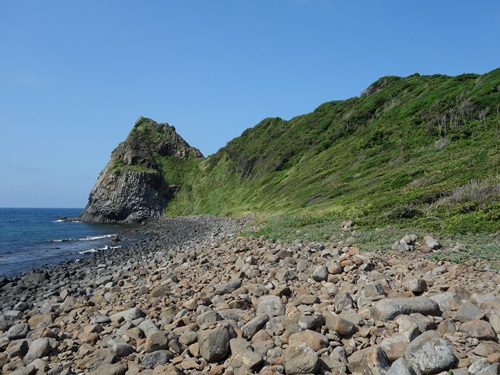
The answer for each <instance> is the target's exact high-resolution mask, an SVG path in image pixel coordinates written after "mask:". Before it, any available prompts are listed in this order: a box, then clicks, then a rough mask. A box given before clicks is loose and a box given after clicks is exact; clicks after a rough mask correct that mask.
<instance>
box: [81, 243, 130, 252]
mask: <svg viewBox="0 0 500 375" xmlns="http://www.w3.org/2000/svg"><path fill="white" fill-rule="evenodd" d="M120 247H121V246H108V245H106V246H104V247H99V248H97V249H95V248H92V249H88V250H84V251H79V252H78V253H79V254H92V253H97V252H98V251H106V250H115V249H119V248H120Z"/></svg>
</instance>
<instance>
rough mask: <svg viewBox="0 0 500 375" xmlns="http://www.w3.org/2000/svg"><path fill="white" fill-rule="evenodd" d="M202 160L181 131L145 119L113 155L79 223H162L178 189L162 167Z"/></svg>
mask: <svg viewBox="0 0 500 375" xmlns="http://www.w3.org/2000/svg"><path fill="white" fill-rule="evenodd" d="M190 157H195V158H201V157H203V155H202V154H201V152H200V151H199V150H198V149H196V148H193V147H191V146H190V145H189V144H188V143H187V142H186V141H185V140H184V139H182V137H181V136H179V135H178V134H177V133H176V131H175V128H174V127H173V126H170V125H168V124H166V123H165V124H158V123H156V122H155V121H153V120H150V119H147V118H143V117H139V119H137V121H136V122H135V126H134V128H133V129H132V131H131V132H130V134H129V135H128V137H127V139H126V140H125V141H124V142H122V143H120V144H119V145H118V147H117V148H116V149H115V150H114V151H113V152H112V153H111V158H110V160H109V162H108V164H107V165H106V167H104V169H103V170H102V171H101V173H100V174H99V177H98V179H97V182H96V184H95V185H94V187H93V188H92V190H91V192H90V195H89V201H88V204H87V206H86V207H85V209H84V211H83V212H82V213H81V214H80V215H79V216H78V217H76V218H74V220H81V221H86V222H92V223H139V222H144V221H148V220H152V219H156V218H158V217H161V216H162V214H163V211H164V209H165V206H166V204H167V201H168V200H169V199H170V198H171V197H172V196H173V195H174V194H175V192H176V190H177V189H178V187H177V186H175V185H172V184H169V181H168V180H167V178H166V176H165V170H164V169H163V167H162V161H164V160H165V159H166V158H180V159H183V160H186V159H188V158H190Z"/></svg>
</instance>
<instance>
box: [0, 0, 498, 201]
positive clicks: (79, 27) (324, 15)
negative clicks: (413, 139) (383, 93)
mask: <svg viewBox="0 0 500 375" xmlns="http://www.w3.org/2000/svg"><path fill="white" fill-rule="evenodd" d="M0 15H1V22H0V129H1V132H0V207H84V206H85V204H86V203H87V199H88V193H89V192H90V189H91V188H92V186H93V185H94V183H95V181H96V179H97V175H98V174H99V172H100V171H101V170H102V168H103V167H104V166H105V165H106V163H107V161H108V159H109V156H110V154H111V151H112V150H113V149H114V148H115V147H116V146H117V145H118V143H119V142H121V141H123V140H124V139H125V137H126V136H127V134H128V132H129V131H130V130H131V128H132V126H133V125H134V122H135V120H136V119H137V118H138V117H139V116H144V117H150V118H153V119H154V120H156V121H158V122H168V123H169V124H170V125H174V126H175V127H176V129H177V131H178V132H179V133H180V135H181V136H182V137H184V138H185V139H186V140H187V141H188V142H189V143H190V144H191V145H192V146H195V147H197V148H199V149H200V150H201V151H202V152H203V153H204V154H205V155H210V154H213V153H215V152H216V151H217V150H218V149H219V148H221V147H223V146H224V145H225V144H226V143H227V142H228V141H230V140H231V139H232V138H234V137H236V136H238V135H240V134H241V133H242V131H243V130H245V129H246V128H249V127H252V126H254V125H255V124H257V123H258V122H259V121H260V120H262V119H263V118H265V117H274V116H279V117H282V118H284V119H290V118H292V117H294V116H297V115H300V114H304V113H308V112H310V111H312V110H314V109H315V108H316V107H317V106H319V105H320V104H321V103H324V102H326V101H330V100H338V99H347V98H350V97H353V96H358V95H360V93H361V92H362V91H363V89H365V88H366V87H368V86H369V85H370V84H371V83H372V82H374V81H375V80H377V79H378V78H380V77H382V76H385V75H398V76H407V75H410V74H413V73H420V74H447V75H457V74H461V73H480V74H482V73H486V72H488V71H490V70H493V69H495V68H498V67H500V44H499V40H500V1H498V0H479V1H474V2H472V1H465V0H439V1H436V0H432V1H431V0H419V1H411V0H409V1H405V0H364V1H358V0H349V1H348V0H344V1H337V0H247V1H238V0H213V1H208V0H148V1H135V0H134V1H131V0H120V1H118V0H116V1H111V0H108V1H103V0H86V1H76V0H50V1H39V0H33V1H27V0H15V1H8V0H0Z"/></svg>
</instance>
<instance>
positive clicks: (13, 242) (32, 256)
mask: <svg viewBox="0 0 500 375" xmlns="http://www.w3.org/2000/svg"><path fill="white" fill-rule="evenodd" d="M81 212H82V209H81V208H0V276H6V277H11V276H15V275H19V274H21V273H23V272H26V271H30V270H33V269H39V268H43V267H46V266H52V265H56V264H59V263H62V262H64V261H73V260H76V259H78V258H82V257H84V256H86V255H88V254H91V253H92V252H95V251H98V250H99V249H101V250H103V249H104V250H106V249H109V248H112V247H117V246H119V243H117V244H114V243H113V242H112V241H111V239H112V237H113V236H114V235H115V234H117V233H119V232H120V231H121V230H123V229H124V226H123V225H111V224H110V225H102V224H87V223H81V222H65V221H63V220H60V219H61V218H62V217H74V216H76V215H78V214H79V213H81Z"/></svg>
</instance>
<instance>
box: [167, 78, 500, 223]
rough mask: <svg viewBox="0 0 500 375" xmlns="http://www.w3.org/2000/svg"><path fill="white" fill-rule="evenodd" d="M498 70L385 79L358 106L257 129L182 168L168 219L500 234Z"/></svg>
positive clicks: (352, 103)
mask: <svg viewBox="0 0 500 375" xmlns="http://www.w3.org/2000/svg"><path fill="white" fill-rule="evenodd" d="M499 106H500V69H497V70H494V71H492V72H490V73H488V74H485V75H482V76H478V75H472V74H466V75H461V76H457V77H447V76H443V75H435V76H419V75H412V76H409V77H406V78H400V77H384V78H381V79H380V80H378V81H377V82H375V83H374V84H372V85H371V86H370V87H369V88H368V89H367V90H365V93H363V95H362V96H361V97H357V98H351V99H348V100H344V101H334V102H328V103H324V104H322V105H321V106H319V107H318V108H317V109H316V110H315V111H313V112H311V113H309V114H306V115H303V116H298V117H295V118H293V119H291V120H289V121H285V120H282V119H279V118H269V119H265V120H263V121H262V122H261V123H259V124H258V125H256V126H255V127H254V128H252V129H248V130H246V131H245V132H244V133H243V134H242V135H241V136H240V137H238V138H235V139H234V140H232V141H230V142H229V143H228V144H227V145H226V147H224V148H222V149H221V150H219V151H218V152H217V153H216V154H215V155H212V156H210V157H209V158H207V159H204V160H201V161H199V162H198V161H196V162H192V163H190V164H189V165H183V166H182V168H181V172H180V174H181V175H182V178H181V179H182V183H181V185H182V187H181V190H180V192H179V193H178V194H177V196H176V198H175V199H174V200H173V201H171V202H170V204H169V206H168V207H167V213H169V214H194V213H214V214H226V215H227V214H228V215H237V214H241V213H244V212H253V213H267V214H269V213H270V214H273V215H276V214H280V213H281V214H287V215H289V214H296V215H300V216H302V217H308V218H309V219H308V220H309V221H311V222H321V221H324V220H333V219H341V218H343V219H346V218H349V219H354V220H355V221H356V222H357V223H358V224H359V225H363V226H364V227H367V228H370V227H372V228H373V227H380V226H384V225H387V224H393V225H396V226H400V227H419V226H420V227H424V226H425V227H426V228H430V229H436V230H440V231H443V232H448V233H466V232H482V231H489V232H495V231H498V230H499V229H500V228H499V222H500V203H499V196H500V193H499V190H500V180H499V171H500V146H499V145H498V142H499V140H500V113H499V112H500V109H499V108H500V107H499Z"/></svg>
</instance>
